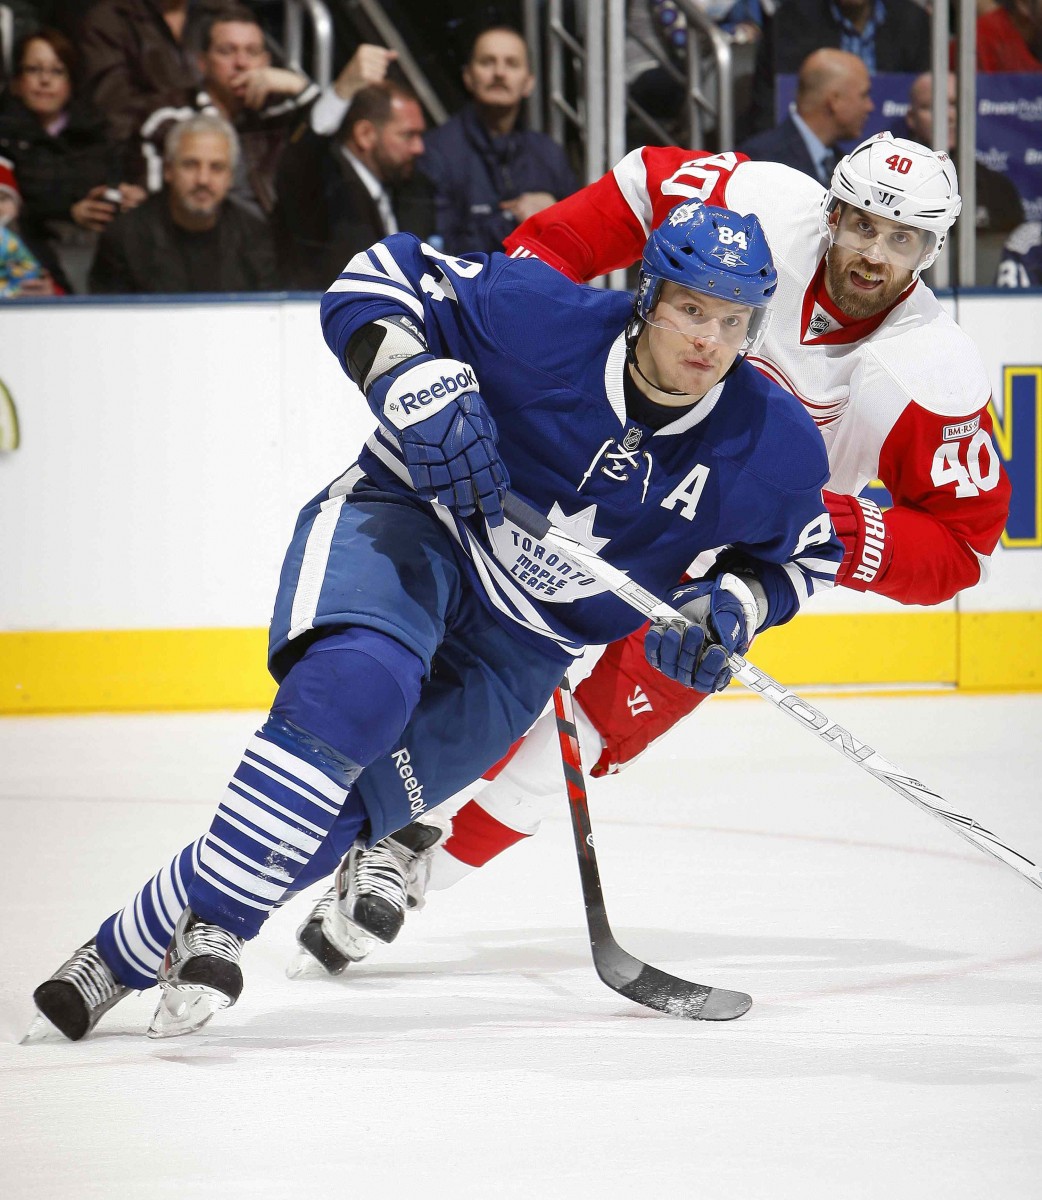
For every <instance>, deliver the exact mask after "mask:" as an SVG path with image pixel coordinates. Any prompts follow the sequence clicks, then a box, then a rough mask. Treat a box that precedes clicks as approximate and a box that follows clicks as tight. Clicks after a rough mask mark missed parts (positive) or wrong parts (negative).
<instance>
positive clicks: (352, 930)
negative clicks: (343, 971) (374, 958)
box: [322, 913, 383, 962]
mask: <svg viewBox="0 0 1042 1200" xmlns="http://www.w3.org/2000/svg"><path fill="white" fill-rule="evenodd" d="M322 933H323V935H324V936H325V937H326V939H327V940H328V941H329V942H330V944H331V945H332V946H333V947H334V948H335V949H337V950H339V951H340V953H341V954H342V955H344V957H345V958H349V959H350V960H351V961H352V962H361V961H362V959H363V958H368V957H369V955H370V954H372V952H373V951H374V950H375V949H376V947H377V946H378V945H382V944H383V943H381V942H380V941H379V940H378V939H377V938H375V937H373V935H372V934H371V933H368V932H367V931H366V930H364V929H363V928H362V927H361V925H356V924H355V923H354V921H351V920H349V919H348V918H347V917H345V916H343V914H341V913H337V914H336V916H335V917H332V918H330V917H327V918H326V919H325V920H324V921H323V922H322Z"/></svg>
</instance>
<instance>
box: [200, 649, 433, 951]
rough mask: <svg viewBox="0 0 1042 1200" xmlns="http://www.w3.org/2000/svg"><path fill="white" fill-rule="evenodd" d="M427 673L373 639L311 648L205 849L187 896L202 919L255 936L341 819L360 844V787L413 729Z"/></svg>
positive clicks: (253, 744) (249, 753)
mask: <svg viewBox="0 0 1042 1200" xmlns="http://www.w3.org/2000/svg"><path fill="white" fill-rule="evenodd" d="M422 672H423V667H422V664H421V662H420V660H419V658H417V657H416V656H415V655H414V654H412V653H411V651H409V650H406V649H405V647H404V646H402V645H401V644H400V643H399V642H396V641H394V639H392V638H389V637H387V636H385V635H384V634H379V633H374V632H373V631H371V630H365V629H358V630H347V631H345V632H343V633H338V634H334V635H332V636H331V637H328V638H324V639H322V640H321V641H319V642H316V643H314V644H313V645H312V646H310V647H309V648H308V650H307V652H306V653H305V654H304V656H303V657H302V658H301V659H300V661H299V662H297V663H296V664H295V665H294V666H293V667H292V669H291V670H290V672H289V674H288V675H287V677H286V679H285V680H284V681H283V684H282V687H280V689H279V693H278V695H277V696H276V699H275V703H274V705H273V706H272V710H271V715H270V716H269V718H268V720H267V722H266V723H265V725H264V727H263V728H262V729H261V730H259V731H258V733H257V734H256V735H255V736H254V737H253V739H252V740H251V741H250V744H249V745H248V747H247V749H246V753H245V754H244V756H243V759H242V762H241V763H240V764H239V767H238V769H237V770H236V772H235V774H234V776H233V778H232V779H231V781H230V782H229V784H228V788H227V790H226V792H225V794H224V798H223V799H222V801H221V803H220V805H219V807H218V809H217V813H216V815H215V816H214V819H213V822H212V824H211V826H210V829H209V832H208V833H207V835H206V837H205V838H204V839H203V844H202V848H201V851H200V855H199V865H198V869H197V872H196V876H195V880H194V882H193V883H192V884H191V886H190V887H189V889H188V904H189V906H190V907H191V908H192V910H193V911H194V912H196V913H197V914H198V915H199V916H200V917H202V918H203V920H204V921H209V922H214V923H216V924H219V925H222V926H223V927H224V928H225V929H229V930H231V931H232V932H233V933H236V934H238V935H239V936H240V937H246V938H250V937H254V936H255V935H256V934H257V933H258V932H259V930H260V927H261V925H262V924H263V922H264V920H265V918H266V917H267V916H268V914H269V913H270V912H271V910H272V909H273V908H275V907H276V906H277V905H278V904H279V902H280V901H281V900H282V898H283V897H284V895H285V893H286V892H287V891H289V890H295V889H296V887H297V886H298V885H297V883H296V881H297V879H298V878H299V877H300V876H301V873H302V872H304V871H305V869H306V868H307V866H308V864H309V862H310V860H311V858H312V857H313V856H314V855H315V853H316V852H317V851H318V849H319V847H320V846H322V844H323V842H324V840H325V839H326V837H327V835H328V834H329V831H330V829H331V828H332V827H333V824H334V822H336V820H337V817H339V816H341V812H342V813H343V816H342V818H341V821H340V822H339V831H340V832H341V833H343V834H344V837H346V838H348V840H353V839H354V837H355V836H356V835H357V834H358V832H360V831H361V829H362V828H363V826H364V825H365V823H366V819H367V818H366V813H365V809H364V807H363V805H362V802H361V800H360V799H359V797H358V796H357V794H355V793H352V785H353V784H354V781H355V779H356V778H357V777H358V775H359V774H360V773H361V771H362V770H363V768H364V767H365V766H367V765H368V763H370V762H371V761H372V760H373V759H374V758H375V757H377V756H378V755H380V754H383V753H385V752H386V751H387V750H389V749H390V748H391V746H392V745H393V744H394V742H395V740H396V738H397V737H398V736H399V734H400V733H401V731H402V729H403V728H404V727H405V724H406V722H407V721H408V719H409V716H410V715H411V713H412V710H413V708H414V707H415V705H416V701H417V700H418V698H419V691H420V679H421V677H422ZM345 831H346V832H345Z"/></svg>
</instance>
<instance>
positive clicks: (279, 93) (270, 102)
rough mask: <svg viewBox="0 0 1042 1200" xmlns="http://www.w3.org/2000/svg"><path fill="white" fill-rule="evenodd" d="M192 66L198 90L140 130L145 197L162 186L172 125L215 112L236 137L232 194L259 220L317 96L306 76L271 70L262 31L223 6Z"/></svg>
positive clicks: (244, 13)
mask: <svg viewBox="0 0 1042 1200" xmlns="http://www.w3.org/2000/svg"><path fill="white" fill-rule="evenodd" d="M202 38H203V47H202V50H201V52H200V54H199V58H198V62H199V67H200V70H201V71H202V87H201V89H200V90H199V91H198V92H196V93H195V95H194V97H193V98H192V101H191V103H190V104H188V105H186V106H184V107H179V106H176V105H167V106H164V107H162V108H157V109H156V110H155V112H153V113H150V114H149V115H148V117H147V119H146V120H145V123H144V124H143V125H142V127H141V133H140V137H141V148H142V155H141V159H140V161H139V163H138V168H139V170H140V171H141V172H143V174H144V182H145V185H146V186H147V187H148V190H149V191H151V192H154V191H158V190H159V187H160V185H161V183H162V171H163V145H164V142H165V140H166V135H167V134H168V133H169V131H170V128H171V127H172V125H173V123H174V122H175V121H183V120H185V119H186V118H187V117H190V116H193V115H194V114H195V113H197V112H216V113H219V114H220V115H221V116H222V117H224V118H225V120H227V121H228V122H230V123H231V125H232V126H233V127H234V128H235V132H236V133H237V134H238V135H239V150H240V159H239V168H238V171H237V172H236V179H235V184H234V186H233V188H232V195H233V196H234V197H235V199H236V200H238V201H239V202H240V203H242V204H244V205H246V207H247V208H251V209H253V211H254V212H255V213H256V214H257V216H259V217H267V216H269V215H270V213H271V211H272V209H273V208H274V207H275V172H276V170H277V168H278V161H279V157H280V155H281V154H282V150H283V148H284V146H285V144H286V141H287V140H288V138H289V135H290V133H292V131H293V130H294V129H295V128H296V126H297V125H299V123H300V120H301V116H302V115H304V114H306V112H307V110H308V108H309V107H310V106H311V104H312V103H313V102H314V100H315V99H316V98H317V96H318V94H319V89H318V85H317V84H314V83H312V82H311V80H309V79H308V77H307V76H306V75H302V74H301V73H300V72H299V71H293V70H290V69H289V68H286V67H279V66H274V65H273V64H272V61H271V54H270V52H269V51H268V48H267V45H266V43H265V39H264V30H263V29H262V28H261V25H260V22H259V21H258V19H257V17H256V16H255V15H254V14H253V13H252V12H251V10H250V9H248V8H246V7H244V6H243V5H241V4H233V5H229V6H228V8H227V9H226V10H225V11H222V12H221V13H220V15H219V16H217V17H214V18H213V19H212V20H211V21H209V22H207V23H206V24H205V25H204V26H203V32H202Z"/></svg>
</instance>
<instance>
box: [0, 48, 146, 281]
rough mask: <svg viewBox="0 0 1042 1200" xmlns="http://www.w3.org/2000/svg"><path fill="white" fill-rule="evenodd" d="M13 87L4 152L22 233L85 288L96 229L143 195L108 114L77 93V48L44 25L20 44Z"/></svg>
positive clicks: (60, 272) (0, 142)
mask: <svg viewBox="0 0 1042 1200" xmlns="http://www.w3.org/2000/svg"><path fill="white" fill-rule="evenodd" d="M14 61H15V68H14V78H13V80H12V82H11V93H10V95H7V96H5V97H4V98H3V100H2V101H0V154H2V155H4V156H5V157H7V158H9V159H10V160H11V161H12V162H13V163H14V165H15V170H16V171H17V174H18V180H19V185H20V187H21V191H22V197H23V200H24V210H23V214H22V221H21V231H22V236H23V237H24V238H25V240H26V242H27V244H28V246H29V248H30V249H31V250H32V252H33V253H34V255H35V256H36V257H37V258H38V259H40V261H41V262H42V263H43V264H44V265H45V266H46V267H47V268H48V269H49V270H50V271H51V272H52V273H53V274H54V276H55V277H56V278H57V279H58V281H59V283H60V284H61V287H62V289H63V290H64V291H75V292H83V291H86V287H87V274H88V272H89V270H90V264H91V261H92V259H93V257H94V250H95V245H96V243H97V237H98V234H99V233H100V232H101V231H102V230H104V229H105V228H106V227H107V226H108V224H109V222H110V221H112V219H113V217H114V216H115V215H116V213H117V212H120V211H124V212H126V211H128V210H129V209H131V208H133V207H134V206H135V205H137V204H139V203H140V202H141V201H142V200H143V199H144V197H145V193H144V191H143V190H142V189H141V188H139V187H134V186H133V185H132V184H130V183H128V182H127V181H126V179H125V178H124V172H123V170H122V167H121V162H120V156H119V154H118V152H117V150H116V148H115V146H114V145H113V143H112V142H111V141H110V139H109V136H108V130H107V128H106V125H105V121H104V118H103V117H102V116H101V114H100V113H98V112H97V110H95V109H94V108H93V107H92V106H91V105H90V104H89V103H87V102H86V101H85V100H84V99H82V98H81V97H79V96H77V95H75V94H74V92H73V79H74V78H75V71H76V66H77V56H76V51H75V49H74V47H73V45H72V43H71V42H70V41H69V39H68V38H67V37H66V36H65V35H64V34H63V33H60V32H58V31H57V30H54V29H41V30H39V31H37V32H36V33H32V34H30V35H29V36H28V37H26V38H23V39H22V41H21V42H19V44H18V46H17V47H16V49H15V59H14Z"/></svg>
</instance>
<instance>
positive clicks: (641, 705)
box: [626, 688, 655, 717]
mask: <svg viewBox="0 0 1042 1200" xmlns="http://www.w3.org/2000/svg"><path fill="white" fill-rule="evenodd" d="M626 706H627V708H629V710H630V716H631V717H639V716H640V714H641V713H646V712H654V711H655V708H654V705H653V704H652V703H651V701H650V700H649V699H648V697H647V693H646V692H645V691H644V689H643V688H635V689H634V691H633V695H632V696H627V697H626Z"/></svg>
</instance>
